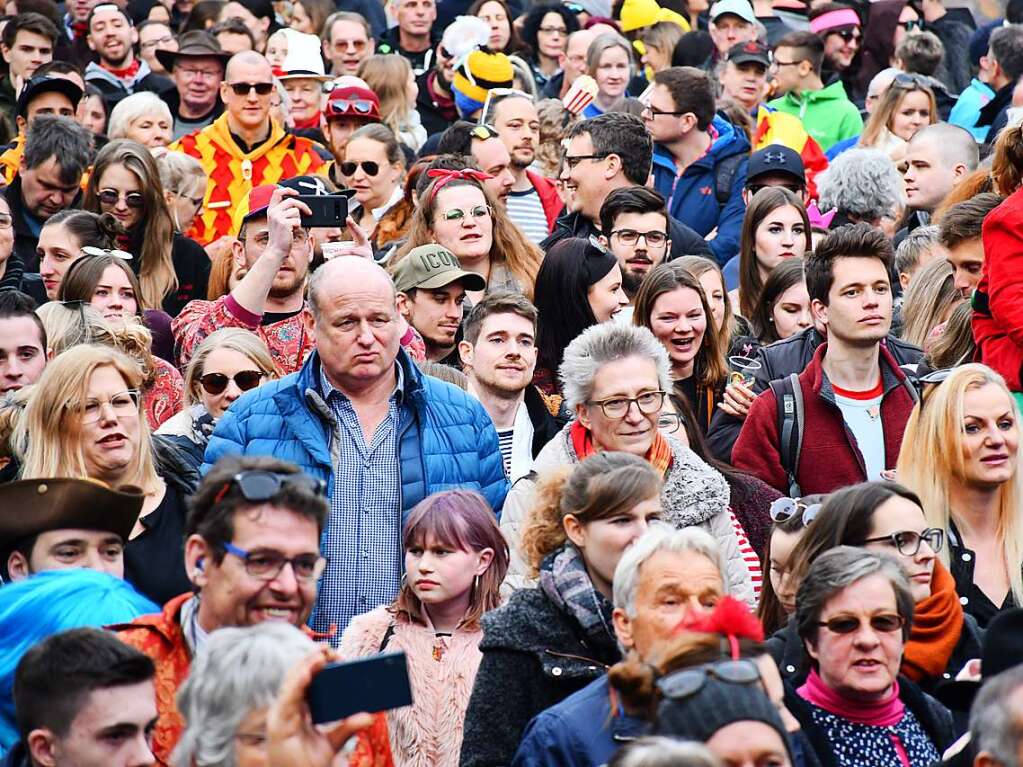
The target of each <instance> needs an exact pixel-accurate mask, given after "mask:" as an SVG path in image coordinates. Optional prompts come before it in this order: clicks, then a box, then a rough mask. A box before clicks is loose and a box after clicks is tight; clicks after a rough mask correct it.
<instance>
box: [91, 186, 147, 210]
mask: <svg viewBox="0 0 1023 767" xmlns="http://www.w3.org/2000/svg"><path fill="white" fill-rule="evenodd" d="M96 197H97V198H98V199H99V201H100V202H101V203H103V204H104V205H117V201H118V200H120V199H121V193H120V192H118V191H117V190H115V189H103V190H101V191H100V192H98V193H97V194H96ZM124 204H125V205H127V206H128V207H129V208H134V209H135V210H141V209H142V208H144V207H146V198H145V197H143V196H142V192H128V194H126V195H124Z"/></svg>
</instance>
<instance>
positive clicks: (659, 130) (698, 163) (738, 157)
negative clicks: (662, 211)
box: [643, 67, 750, 264]
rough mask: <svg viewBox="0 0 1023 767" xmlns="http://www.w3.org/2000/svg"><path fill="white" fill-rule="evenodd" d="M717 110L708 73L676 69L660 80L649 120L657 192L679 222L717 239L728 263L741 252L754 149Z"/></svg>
mask: <svg viewBox="0 0 1023 767" xmlns="http://www.w3.org/2000/svg"><path fill="white" fill-rule="evenodd" d="M715 109H716V105H715V100H714V86H713V85H712V83H711V81H710V78H709V77H708V75H707V73H706V72H703V71H701V70H699V69H696V68H695V67H670V68H668V69H663V70H661V71H660V72H658V73H657V74H656V75H654V87H653V90H652V91H651V93H650V104H649V106H648V107H647V108H646V110H645V111H644V112H643V119H644V121H645V122H646V127H647V129H648V130H649V131H650V136H651V137H652V138H653V139H654V142H655V143H654V151H653V165H654V170H653V174H654V188H655V189H656V190H657V191H658V192H660V193H661V196H663V197H664V199H665V200H667V203H668V213H669V214H670V215H671V216H672V217H673V218H676V219H678V220H679V221H681V222H683V223H684V224H686V226H689V227H690V228H692V229H693V230H694V231H695V232H696V233H697V234H698V235H700V236H701V237H708V236H711V235H713V238H712V239H711V240H710V241H709V246H710V249H711V252H712V253H713V254H714V258H715V259H716V260H717V262H718V263H719V264H724V263H726V262H727V261H728V259H730V258H732V257H733V256H735V255H736V254H737V253H738V252H739V236H740V233H741V231H742V219H743V216H744V215H745V213H746V203H745V202H744V201H743V199H742V188H743V186H744V185H745V183H746V167H747V164H748V155H749V151H750V144H749V141H748V140H747V138H746V135H745V134H744V133H743V132H742V131H741V130H739V129H738V128H736V127H735V126H734V125H732V124H731V123H730V122H728V121H727V120H725V119H723V118H721V117H718V116H717V115H715Z"/></svg>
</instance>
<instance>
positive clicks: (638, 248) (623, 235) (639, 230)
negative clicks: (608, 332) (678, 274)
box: [600, 186, 671, 312]
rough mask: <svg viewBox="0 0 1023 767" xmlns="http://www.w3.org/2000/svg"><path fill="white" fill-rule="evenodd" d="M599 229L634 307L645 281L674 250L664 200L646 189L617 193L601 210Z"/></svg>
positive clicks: (628, 188)
mask: <svg viewBox="0 0 1023 767" xmlns="http://www.w3.org/2000/svg"><path fill="white" fill-rule="evenodd" d="M600 228H601V231H602V232H603V234H602V235H600V241H601V243H602V244H603V245H604V246H605V247H606V248H607V249H608V250H610V251H611V252H612V253H613V254H614V256H615V258H617V259H618V266H619V267H621V270H622V289H623V290H624V291H625V295H627V296H628V297H629V302H630V304H631V303H632V302H633V301H635V298H636V293H637V292H638V291H639V286H640V283H642V282H643V278H644V277H646V276H647V274H648V273H649V272H650V270H651V269H653V268H654V267H655V266H657V265H658V264H659V263H661V262H662V261H663V260H664V257H665V255H666V254H667V253H669V252H670V250H671V240H670V239H669V237H668V209H667V208H666V207H665V205H664V198H663V197H661V195H659V194H658V193H657V192H655V191H654V190H652V189H647V188H646V187H645V186H631V187H626V188H625V189H616V190H615V191H613V192H611V194H609V195H608V196H607V199H606V200H604V204H603V205H601V206H600ZM627 311H629V312H631V311H632V309H631V307H630V308H629V309H628V310H627Z"/></svg>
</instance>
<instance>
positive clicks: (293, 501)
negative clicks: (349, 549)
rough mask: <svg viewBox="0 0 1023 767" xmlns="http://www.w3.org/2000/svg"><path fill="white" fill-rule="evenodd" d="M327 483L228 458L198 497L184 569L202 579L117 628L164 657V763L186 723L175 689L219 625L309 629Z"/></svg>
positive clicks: (158, 735)
mask: <svg viewBox="0 0 1023 767" xmlns="http://www.w3.org/2000/svg"><path fill="white" fill-rule="evenodd" d="M322 490H323V487H322V483H320V482H318V481H317V480H314V479H312V478H311V477H309V476H307V475H305V474H303V473H302V472H301V471H300V470H299V469H298V467H296V466H294V465H293V464H291V463H287V462H285V461H283V460H279V459H277V458H269V457H257V456H230V457H227V458H224V459H223V460H222V461H220V462H218V463H217V464H216V465H215V466H213V467H212V468H211V469H210V471H209V473H207V474H206V476H205V478H204V479H203V481H202V482H201V483H200V485H199V487H198V488H197V489H196V491H195V494H194V495H193V496H192V499H191V504H190V512H189V515H188V518H187V520H186V523H185V571H186V573H187V574H188V577H189V579H190V580H191V581H192V583H193V584H194V592H193V591H189V592H187V593H185V594H182V595H180V596H178V597H175V598H174V599H171V600H170V601H169V602H167V604H166V605H164V607H163V610H162V611H161V612H160V613H158V614H155V615H144V616H142V617H140V618H137V619H136V620H135V621H134V622H132V623H130V624H121V625H118V626H113V627H111V628H112V629H113V630H114V631H115V632H116V633H117V635H118V636H119V637H120V638H121V640H123V641H124V642H125V643H127V644H129V645H131V646H132V647H135V648H136V649H138V650H141V651H142V652H144V653H145V654H146V655H148V656H149V657H150V658H151V659H152V660H153V662H154V663H155V664H156V668H157V675H158V677H159V678H160V679H161V680H162V681H161V684H163V685H169V686H170V687H169V688H167V687H164V688H162V689H161V694H160V695H159V696H158V697H157V707H158V710H159V715H160V718H159V721H158V723H157V725H156V728H155V730H154V732H153V738H152V747H153V753H154V755H155V756H156V758H157V760H158V762H159V763H161V764H169V763H170V755H171V752H172V751H173V750H174V746H175V745H176V744H177V741H178V739H179V738H180V737H181V733H182V731H183V730H184V720H183V719H182V717H181V714H180V712H179V711H178V710H177V706H176V705H175V698H176V695H175V693H176V691H177V688H179V687H180V686H181V685H182V684H183V683H184V681H185V680H186V679H187V678H188V674H189V670H190V668H191V664H192V659H193V658H194V657H195V656H196V654H197V653H198V652H200V651H201V650H202V648H203V645H204V644H205V642H206V639H207V637H208V636H209V634H210V633H211V632H213V631H216V630H217V629H219V628H225V627H232V626H238V627H244V626H254V625H256V624H259V623H263V622H265V621H284V622H287V623H290V624H291V625H293V626H297V627H299V628H304V627H305V625H306V621H307V620H308V619H309V615H310V613H311V612H312V610H313V606H314V603H315V601H316V590H317V580H318V579H319V577H320V575H321V574H322V573H323V570H324V567H325V566H326V560H325V559H324V557H323V556H321V554H320V535H321V533H322V532H323V529H324V525H325V523H326V518H327V502H326V500H325V498H324V497H323V492H322Z"/></svg>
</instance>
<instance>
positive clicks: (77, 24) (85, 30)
mask: <svg viewBox="0 0 1023 767" xmlns="http://www.w3.org/2000/svg"><path fill="white" fill-rule="evenodd" d="M71 31H72V32H74V33H75V40H84V39H85V38H86V37H88V35H89V23H88V22H87V21H73V22H71Z"/></svg>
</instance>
